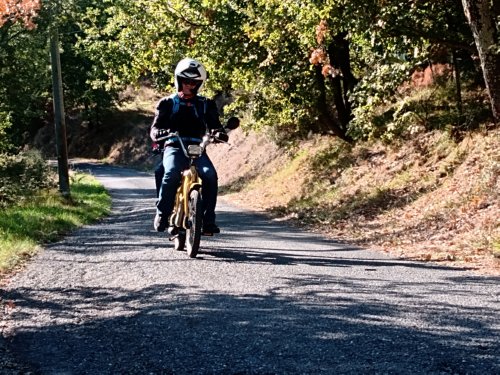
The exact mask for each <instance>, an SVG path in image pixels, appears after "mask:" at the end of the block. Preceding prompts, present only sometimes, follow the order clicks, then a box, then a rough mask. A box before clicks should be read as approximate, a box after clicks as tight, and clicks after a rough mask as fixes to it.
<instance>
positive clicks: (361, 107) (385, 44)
mask: <svg viewBox="0 0 500 375" xmlns="http://www.w3.org/2000/svg"><path fill="white" fill-rule="evenodd" d="M43 6H44V7H43V9H42V10H41V12H40V15H39V17H38V18H37V19H36V22H37V25H38V28H37V29H34V30H25V29H23V28H22V25H17V24H14V25H12V24H9V25H4V26H3V27H1V28H0V47H1V48H0V63H1V64H0V66H2V67H3V66H5V67H6V68H2V69H1V70H0V79H1V80H0V82H2V83H0V99H1V102H3V103H5V106H4V108H2V111H3V112H6V113H10V114H11V120H10V121H11V123H12V127H10V128H8V129H9V130H6V131H7V132H8V133H12V134H9V135H12V137H11V142H14V143H16V144H22V143H25V142H26V137H27V136H28V137H29V135H30V134H33V133H34V131H36V129H37V128H38V127H39V126H40V125H41V124H43V122H44V121H47V120H50V117H51V114H50V108H51V101H50V97H51V91H50V87H51V84H50V75H49V70H48V69H47V66H48V59H47V55H48V51H47V36H48V31H49V29H50V28H51V27H56V26H57V27H58V29H59V32H60V40H61V51H62V53H61V62H62V71H63V81H64V94H65V104H66V109H67V112H68V113H71V112H73V111H79V112H83V113H84V116H83V117H84V118H85V117H87V119H90V120H91V124H99V122H100V121H102V115H101V114H102V112H103V111H105V110H106V109H108V108H110V107H111V106H112V105H114V103H115V102H116V99H117V92H119V91H120V90H122V89H123V88H124V87H125V86H126V85H130V84H132V85H137V84H139V82H144V81H146V82H149V83H153V85H155V87H156V88H158V89H159V90H161V91H171V90H172V82H173V79H172V75H173V70H174V67H175V65H176V64H177V62H178V61H179V60H180V59H181V58H182V57H185V56H191V57H193V58H197V59H199V60H200V61H202V62H203V63H204V64H205V65H206V67H207V69H208V71H209V73H210V79H209V81H208V82H207V85H206V91H205V94H206V95H208V96H211V95H214V94H216V93H221V92H225V93H229V94H231V95H233V97H234V99H235V101H234V102H233V104H232V105H231V107H229V108H228V111H227V112H226V113H228V115H233V114H238V115H240V116H242V117H244V118H245V119H247V126H248V127H252V128H255V129H259V128H271V129H272V132H273V133H274V134H275V135H276V139H279V140H286V139H287V138H288V139H289V138H294V137H304V136H306V135H308V134H309V133H311V132H312V133H327V132H331V129H329V128H328V126H326V125H325V124H328V123H330V125H331V123H335V120H337V117H338V108H337V105H338V101H336V98H335V93H337V94H338V89H337V88H336V87H335V84H334V80H333V79H332V78H333V76H332V75H333V74H334V73H332V72H334V71H335V69H333V70H328V69H326V70H325V69H324V70H323V74H324V76H323V77H321V76H320V75H318V71H317V67H318V66H320V67H321V65H324V67H327V66H329V65H328V64H334V62H333V61H330V59H331V58H332V56H329V54H330V52H328V53H327V54H326V57H325V58H322V59H319V60H317V61H314V64H316V66H314V65H313V64H312V63H311V61H310V58H311V52H312V51H313V50H323V51H328V48H329V46H331V45H332V43H333V42H334V40H335V37H336V36H338V35H339V34H342V35H345V42H346V43H347V44H348V47H349V51H348V58H349V59H348V60H349V63H350V64H351V65H352V72H353V74H354V76H355V79H353V80H351V83H350V85H351V86H354V82H357V81H358V80H359V83H358V84H357V87H355V89H354V92H353V87H351V86H349V87H340V90H343V91H344V93H345V94H347V95H346V96H345V98H347V97H348V98H349V101H350V103H349V104H350V105H352V106H353V108H354V112H353V121H352V122H351V123H349V125H348V128H349V134H351V136H352V137H353V138H355V139H364V138H370V137H378V136H381V135H383V134H386V133H387V131H388V129H390V128H391V127H394V128H395V129H396V128H397V129H399V128H401V127H404V126H405V125H402V124H404V123H405V122H411V121H413V120H414V119H415V118H417V117H413V115H409V114H407V113H409V112H408V111H406V110H404V108H406V105H403V106H400V107H399V109H398V107H397V106H396V103H397V102H398V101H399V99H394V98H392V97H391V96H394V94H395V93H396V89H397V88H398V87H400V85H401V84H402V82H404V81H405V80H407V79H409V74H408V73H409V72H410V71H411V69H412V68H414V67H416V66H417V65H419V64H420V63H422V62H423V61H425V60H426V59H429V58H430V59H438V60H439V59H443V58H444V59H445V60H446V59H447V55H449V54H450V51H451V50H459V49H464V48H465V49H467V48H469V46H470V45H471V43H472V42H473V40H472V37H471V35H470V30H469V28H468V27H464V26H465V18H464V14H463V10H462V8H461V3H460V1H459V0H444V1H439V2H436V1H433V0H422V1H418V2H409V3H408V2H406V3H405V2H403V3H401V2H400V1H398V0H389V1H384V2H380V1H376V0H369V1H366V0H329V1H323V2H318V1H312V0H296V1H281V0H249V1H243V0H190V1H185V0H171V1H163V0H104V1H98V0H68V1H65V2H64V3H62V2H56V1H47V2H44V3H43ZM320 23H321V24H322V25H327V26H326V27H325V28H324V30H323V31H321V32H318V25H319V24H320ZM444 47H446V48H448V50H446V48H444ZM465 49H464V50H465ZM471 68H473V66H472V65H471ZM7 82H8V86H7V84H6V83H7ZM322 85H323V86H324V87H323V86H322ZM14 93H15V94H14ZM18 93H19V94H18ZM27 103H29V104H28V108H26V106H27ZM152 105H153V103H152ZM388 105H389V106H391V105H392V106H393V108H392V109H391V110H390V111H386V116H385V117H384V116H380V113H379V112H380V111H381V109H380V107H384V106H388ZM349 111H350V108H349ZM391 111H392V112H391ZM393 114H395V115H396V119H394V118H392V115H393ZM325 117H326V118H327V120H329V121H325ZM347 121H349V117H348V118H347ZM4 128H5V127H4ZM5 129H6V128H5ZM398 132H399V130H397V131H396V130H395V131H392V133H391V134H393V135H396V134H397V133H398Z"/></svg>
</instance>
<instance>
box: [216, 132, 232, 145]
mask: <svg viewBox="0 0 500 375" xmlns="http://www.w3.org/2000/svg"><path fill="white" fill-rule="evenodd" d="M213 135H214V138H215V143H224V142H227V141H229V135H227V133H226V132H223V131H216V132H214V133H213Z"/></svg>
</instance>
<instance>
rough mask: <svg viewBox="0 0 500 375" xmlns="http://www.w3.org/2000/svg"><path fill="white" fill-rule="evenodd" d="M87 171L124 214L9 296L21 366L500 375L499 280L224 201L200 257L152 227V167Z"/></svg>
mask: <svg viewBox="0 0 500 375" xmlns="http://www.w3.org/2000/svg"><path fill="white" fill-rule="evenodd" d="M78 168H80V169H82V170H84V171H90V172H91V173H93V174H94V175H95V176H96V177H97V178H98V179H99V180H100V181H101V182H102V183H103V184H104V185H105V186H106V187H107V188H108V190H109V191H110V193H111V194H112V197H113V210H112V214H111V215H110V216H109V217H107V218H105V219H104V220H102V221H101V222H99V223H96V224H94V225H90V226H86V227H84V228H81V229H79V230H77V231H75V232H74V233H73V234H71V235H70V236H68V237H67V238H65V239H64V240H63V241H60V242H58V243H55V244H51V245H49V246H47V247H46V248H45V249H44V250H43V251H41V252H40V253H39V255H38V256H36V257H35V258H34V259H33V260H32V261H31V262H30V264H29V265H28V266H27V267H26V269H24V270H23V271H22V272H20V273H19V274H17V275H16V276H15V277H13V278H12V279H11V280H10V281H9V283H8V285H6V286H5V288H4V289H3V290H2V291H1V292H2V299H3V300H4V301H12V304H11V305H10V307H9V308H8V311H6V314H4V321H3V322H2V326H3V332H4V343H5V345H6V348H7V349H8V350H9V351H10V352H11V353H12V355H13V356H14V358H15V360H16V361H18V363H20V364H22V366H23V367H22V370H19V368H18V370H12V371H17V373H29V372H31V373H34V374H500V340H499V332H500V303H499V300H500V298H499V295H500V282H499V281H500V278H499V277H489V276H479V275H476V274H475V273H474V272H473V270H469V269H452V268H447V267H443V266H440V265H438V264H430V263H420V262H412V261H406V260H400V259H395V258H390V257H388V256H386V255H384V254H381V253H377V252H374V251H370V250H365V249H360V248H355V247H351V246H348V245H346V244H342V243H339V242H336V241H334V240H331V239H326V238H323V237H321V236H319V235H315V234H311V233H307V232H305V231H301V230H299V229H297V228H293V227H290V226H287V224H286V223H284V222H278V221H273V220H270V219H268V218H266V217H265V216H263V215H260V214H258V213H253V212H246V211H242V210H241V209H237V208H235V207H232V206H230V205H229V204H227V202H225V199H224V197H221V199H220V201H219V205H218V210H217V219H218V223H219V225H220V227H221V229H222V233H221V234H220V235H218V236H214V237H203V238H202V244H201V251H200V254H199V255H198V257H197V258H196V259H190V258H188V257H187V255H186V253H185V252H180V251H175V250H173V248H172V246H173V244H172V242H170V241H169V240H168V238H167V236H166V235H165V234H160V233H155V232H154V231H153V228H152V222H153V216H154V202H155V198H154V181H153V177H152V175H151V174H148V173H141V172H137V171H133V170H130V169H125V168H118V167H110V166H105V165H98V164H81V165H78ZM4 308H5V309H7V307H4ZM27 369H29V370H27ZM4 370H5V371H6V372H5V373H7V371H11V369H10V370H9V369H7V367H5V368H4ZM12 371H11V372H8V373H9V374H10V373H14V372H12Z"/></svg>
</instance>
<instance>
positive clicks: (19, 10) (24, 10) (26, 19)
mask: <svg viewBox="0 0 500 375" xmlns="http://www.w3.org/2000/svg"><path fill="white" fill-rule="evenodd" d="M40 6H41V1H40V0H4V1H3V2H1V3H0V27H2V26H3V25H4V24H5V23H8V22H16V21H21V22H22V23H23V24H24V26H25V27H26V28H27V29H34V28H35V24H34V23H33V18H34V17H36V15H37V13H38V11H39V10H40Z"/></svg>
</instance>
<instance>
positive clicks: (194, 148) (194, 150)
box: [187, 145, 203, 156]
mask: <svg viewBox="0 0 500 375" xmlns="http://www.w3.org/2000/svg"><path fill="white" fill-rule="evenodd" d="M187 151H188V155H189V156H201V153H202V151H203V150H202V149H201V147H200V146H199V145H189V146H188V149H187Z"/></svg>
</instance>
